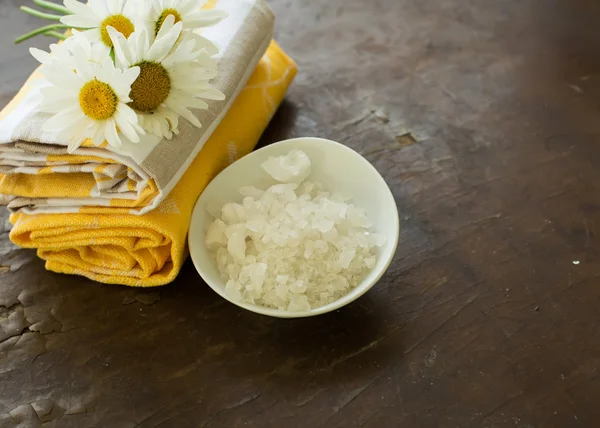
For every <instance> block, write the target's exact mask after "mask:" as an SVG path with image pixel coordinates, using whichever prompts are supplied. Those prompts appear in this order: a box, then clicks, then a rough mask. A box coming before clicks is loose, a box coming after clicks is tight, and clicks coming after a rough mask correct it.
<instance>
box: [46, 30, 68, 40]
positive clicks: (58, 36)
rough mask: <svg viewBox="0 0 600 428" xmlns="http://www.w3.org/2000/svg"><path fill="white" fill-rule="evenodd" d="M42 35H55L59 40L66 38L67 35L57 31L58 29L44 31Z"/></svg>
mask: <svg viewBox="0 0 600 428" xmlns="http://www.w3.org/2000/svg"><path fill="white" fill-rule="evenodd" d="M44 36H48V37H56V38H57V39H60V40H67V36H66V35H65V34H63V33H59V32H58V31H46V32H45V33H44Z"/></svg>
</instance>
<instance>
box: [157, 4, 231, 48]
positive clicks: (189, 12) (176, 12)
mask: <svg viewBox="0 0 600 428" xmlns="http://www.w3.org/2000/svg"><path fill="white" fill-rule="evenodd" d="M148 1H149V3H150V11H149V14H148V21H147V25H148V26H149V28H150V29H151V30H153V31H154V34H158V32H159V30H160V28H161V27H162V25H163V23H164V22H165V19H167V17H168V16H169V15H173V17H174V18H175V23H178V22H181V23H182V24H183V30H184V33H183V36H182V39H183V40H180V42H185V41H187V40H189V39H190V38H193V39H194V40H195V41H196V49H205V50H206V52H207V54H208V55H214V54H216V53H217V52H218V49H217V47H216V46H215V45H214V43H213V42H211V41H210V40H208V39H207V38H206V37H202V36H201V35H200V34H198V32H197V31H194V30H198V29H201V28H204V27H211V26H213V25H215V24H217V23H219V22H220V21H221V20H222V19H224V18H226V17H227V12H225V11H223V10H203V9H202V6H203V5H204V4H205V3H206V1H199V0H148ZM187 30H190V31H187Z"/></svg>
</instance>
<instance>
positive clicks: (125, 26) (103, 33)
mask: <svg viewBox="0 0 600 428" xmlns="http://www.w3.org/2000/svg"><path fill="white" fill-rule="evenodd" d="M106 27H113V28H114V29H115V30H117V31H118V32H119V33H121V34H123V35H124V36H125V38H126V39H128V38H129V36H130V35H131V33H133V32H134V31H135V26H134V25H133V23H132V22H131V21H130V20H129V18H127V17H126V16H124V15H121V14H119V15H110V16H109V17H107V18H106V19H105V20H104V21H102V24H100V38H101V39H102V42H103V43H104V44H105V45H106V46H108V47H109V48H112V47H113V43H112V40H111V39H110V36H109V34H108V30H107V29H106Z"/></svg>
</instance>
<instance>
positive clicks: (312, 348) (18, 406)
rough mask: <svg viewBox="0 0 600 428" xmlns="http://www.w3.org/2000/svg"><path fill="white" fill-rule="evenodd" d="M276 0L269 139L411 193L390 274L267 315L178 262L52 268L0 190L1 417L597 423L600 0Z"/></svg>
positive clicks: (148, 422) (6, 67) (17, 69)
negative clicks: (88, 274) (279, 57)
mask: <svg viewBox="0 0 600 428" xmlns="http://www.w3.org/2000/svg"><path fill="white" fill-rule="evenodd" d="M25 3H26V2H25V1H16V0H2V2H1V3H0V34H1V35H2V38H1V39H0V70H1V72H0V104H2V105H4V104H5V103H6V102H8V101H9V99H10V98H11V97H12V96H13V95H14V93H15V91H16V90H17V89H18V87H19V86H20V85H21V83H22V82H23V81H24V80H25V78H26V76H27V74H28V73H29V72H30V71H31V70H32V69H33V67H34V65H35V64H34V60H33V59H32V58H30V57H29V54H28V52H27V46H26V45H22V46H13V45H12V42H11V40H12V38H14V37H15V36H17V35H18V34H20V33H22V32H24V30H27V29H30V28H33V27H34V26H35V25H36V24H39V21H36V20H35V19H33V18H31V19H30V18H28V17H26V16H24V15H23V14H21V13H20V12H19V11H18V6H19V5H22V4H25ZM272 6H273V9H274V10H275V12H276V13H277V17H278V23H277V38H278V40H279V42H280V43H281V45H282V46H283V47H284V48H285V49H286V50H287V51H288V52H289V53H290V54H291V55H292V56H293V57H294V58H295V59H296V60H297V61H298V63H299V67H300V72H299V75H298V77H297V79H296V81H295V83H294V85H293V87H292V88H291V89H290V91H289V95H288V98H287V101H286V102H285V103H284V104H283V105H282V107H281V109H280V110H279V112H278V114H277V116H276V117H275V119H274V120H273V122H272V124H271V126H270V127H269V129H268V130H267V132H266V133H265V135H264V137H263V141H262V144H266V143H269V142H272V141H276V140H280V139H284V138H288V137H295V136H321V137H328V138H331V139H335V140H338V141H341V142H343V143H344V144H346V145H348V146H350V147H352V148H354V149H356V150H358V151H360V152H361V153H362V154H363V155H364V156H365V157H366V158H367V159H369V160H370V161H371V162H372V163H373V165H375V167H376V168H377V169H378V170H379V171H380V172H381V173H382V175H383V176H384V178H385V179H386V181H387V182H388V183H389V184H390V187H391V188H392V190H393V192H394V195H395V197H396V198H397V203H398V208H399V211H400V213H401V240H400V244H399V247H398V252H397V254H396V257H395V259H394V262H393V263H392V265H391V267H390V269H389V271H388V272H387V274H386V275H385V276H384V277H383V279H382V280H381V282H380V283H379V284H378V285H377V286H376V287H375V288H374V289H373V290H372V291H371V292H369V293H368V294H367V295H365V296H364V297H363V298H361V299H360V300H359V301H357V302H356V303H355V304H352V305H350V306H349V307H347V308H344V309H343V310H340V311H338V312H337V313H334V314H330V315H326V316H320V317H316V318H314V319H304V320H295V321H285V320H277V319H270V318H265V317H261V316H258V315H254V314H252V313H249V312H244V311H242V310H240V309H237V308H236V307H234V306H232V305H230V304H228V303H226V302H224V301H223V300H222V299H221V298H220V297H219V296H217V295H216V294H215V293H214V292H212V291H211V290H210V289H209V288H208V287H207V286H206V285H205V284H203V282H202V281H201V279H200V278H199V277H198V275H197V274H196V272H195V270H194V268H193V266H192V265H191V264H190V263H188V264H186V266H185V267H184V269H183V272H182V273H181V275H180V277H179V278H178V279H177V280H176V281H175V282H174V283H173V284H171V285H169V286H166V287H163V288H160V289H153V290H150V291H143V290H137V289H131V288H125V287H117V286H105V285H100V284H97V283H93V282H91V281H88V280H86V279H82V278H79V277H75V276H64V275H57V274H53V273H49V272H46V271H45V270H44V266H43V263H42V262H41V261H40V260H38V259H37V258H36V257H35V254H34V253H33V252H31V251H25V250H19V249H16V248H15V247H13V246H12V245H11V244H10V243H9V240H8V229H9V225H8V221H7V220H6V219H7V215H6V212H5V211H4V210H2V211H1V213H2V214H1V215H2V218H3V220H4V224H5V225H4V229H3V231H4V233H3V234H2V236H1V238H0V239H1V240H0V264H1V265H2V267H0V283H1V287H0V304H1V305H2V306H1V307H0V327H1V328H0V333H2V332H3V335H2V336H0V340H1V341H0V426H2V427H4V426H7V427H8V426H19V427H38V426H44V427H78V428H79V427H110V428H113V427H143V428H145V427H177V428H179V427H205V428H209V427H210V428H216V427H228V428H230V427H257V428H265V427H277V428H279V427H286V428H293V427H315V428H316V427H327V428H331V427H353V426H362V427H378V428H380V427H385V428H387V427H490V428H491V427H517V428H533V427H597V426H599V424H600V422H599V421H600V405H599V403H598V400H599V399H600V323H599V320H600V257H599V256H600V242H599V240H598V234H599V233H600V31H598V28H600V27H599V23H600V4H599V3H598V2H595V1H593V0H505V1H499V0H429V1H421V0H306V1H295V0H273V1H272ZM34 43H35V44H36V45H37V46H40V47H42V46H45V45H47V43H48V40H47V39H43V38H40V39H36V40H35V42H34ZM0 224H1V223H0Z"/></svg>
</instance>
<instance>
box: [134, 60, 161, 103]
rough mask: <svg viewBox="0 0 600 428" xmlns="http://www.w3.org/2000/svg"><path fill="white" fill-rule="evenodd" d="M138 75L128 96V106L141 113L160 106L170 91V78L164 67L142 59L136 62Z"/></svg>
mask: <svg viewBox="0 0 600 428" xmlns="http://www.w3.org/2000/svg"><path fill="white" fill-rule="evenodd" d="M136 65H137V66H138V67H140V75H139V76H138V78H137V79H135V82H133V85H131V92H130V93H129V97H130V98H131V102H130V103H129V106H130V107H131V108H133V109H135V110H137V111H141V112H143V113H146V112H149V111H152V110H154V109H156V108H157V107H158V106H160V105H161V104H162V103H163V102H164V101H165V100H166V99H167V97H168V96H169V93H170V92H171V78H170V77H169V73H167V70H165V68H164V67H163V66H162V65H161V64H159V63H157V62H149V61H143V62H141V63H139V64H136Z"/></svg>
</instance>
